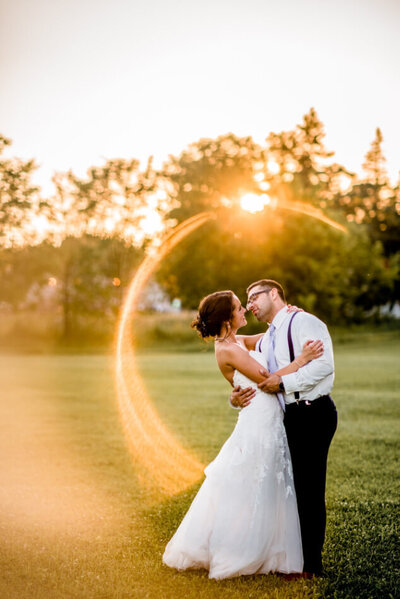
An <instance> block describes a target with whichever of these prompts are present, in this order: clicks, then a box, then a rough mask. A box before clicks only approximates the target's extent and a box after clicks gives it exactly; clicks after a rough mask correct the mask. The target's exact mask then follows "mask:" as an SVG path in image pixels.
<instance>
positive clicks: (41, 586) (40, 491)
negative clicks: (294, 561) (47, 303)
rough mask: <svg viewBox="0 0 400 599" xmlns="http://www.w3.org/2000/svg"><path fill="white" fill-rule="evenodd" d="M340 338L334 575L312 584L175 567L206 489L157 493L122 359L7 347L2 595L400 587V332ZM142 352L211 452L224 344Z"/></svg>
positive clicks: (372, 591)
mask: <svg viewBox="0 0 400 599" xmlns="http://www.w3.org/2000/svg"><path fill="white" fill-rule="evenodd" d="M338 341H340V342H338V343H336V346H335V349H336V370H337V376H336V383H335V390H334V394H333V395H334V399H335V402H336V404H337V407H338V411H339V427H338V431H337V433H336V436H335V438H334V441H333V444H332V448H331V452H330V461H329V476H328V488H327V503H328V528H327V539H326V545H325V554H324V564H325V569H326V576H325V578H323V579H319V580H317V581H300V582H286V581H284V580H282V579H280V578H278V577H277V576H273V575H270V576H254V577H242V578H240V579H232V580H226V581H220V582H216V581H210V580H208V578H207V573H206V572H204V571H201V572H187V573H176V572H175V571H172V570H170V569H168V568H166V567H165V566H163V565H162V563H161V555H162V552H163V548H164V546H165V544H166V542H167V540H168V539H169V537H170V536H171V534H172V533H173V532H174V530H175V528H176V526H177V525H178V523H179V521H180V519H181V518H182V516H183V514H184V512H185V510H186V509H187V507H188V505H189V504H190V501H191V499H192V498H193V496H194V494H195V492H196V489H195V488H193V489H191V490H190V491H188V492H185V493H184V494H182V495H181V496H179V497H175V498H173V499H169V500H168V501H165V500H164V501H160V502H158V503H157V502H153V503H152V504H149V502H148V500H147V499H148V498H147V496H146V494H145V491H144V490H143V489H142V488H141V487H140V485H139V484H138V482H137V479H136V474H135V465H134V464H133V463H132V461H131V458H130V456H129V454H128V452H127V449H126V446H125V441H124V437H123V433H122V429H121V425H120V421H119V415H118V410H117V406H116V400H115V392H114V381H113V374H112V367H113V363H112V358H111V357H110V356H105V355H43V356H39V355H31V356H29V355H21V356H19V355H2V356H1V377H0V388H1V404H0V405H1V408H0V410H1V419H0V427H1V435H0V456H1V457H0V460H1V473H2V475H1V485H0V508H1V516H0V517H1V520H0V525H1V533H2V534H1V542H0V547H1V549H0V559H1V574H0V576H1V582H0V598H1V599H53V598H54V599H108V598H109V599H133V598H149V599H153V598H157V599H167V598H168V599H169V598H173V599H180V598H185V599H195V598H196V599H197V598H204V599H205V598H210V599H211V598H214V597H218V598H232V599H236V598H237V599H239V598H240V599H243V598H244V597H245V598H246V599H247V598H248V597H251V598H261V597H263V598H272V599H275V598H277V599H278V598H282V599H283V598H292V597H293V598H295V597H296V598H302V597H304V598H305V597H326V598H331V597H332V598H337V599H339V598H345V597H346V598H347V597H348V598H358V597H359V598H363V599H364V598H373V599H375V598H376V599H383V598H388V599H389V598H392V599H394V598H396V597H399V596H400V584H399V576H400V572H399V556H400V543H399V536H398V535H399V530H398V528H399V521H400V518H399V516H400V514H399V490H400V489H399V487H400V484H399V478H400V477H399V460H398V456H399V446H400V435H399V432H400V426H399V424H400V422H399V421H400V401H399V390H400V357H399V356H400V351H399V350H400V340H399V338H398V334H395V333H390V332H381V333H376V334H373V333H366V332H364V333H362V334H359V335H357V336H356V335H354V336H346V337H343V338H341V339H339V340H338ZM139 362H140V366H141V370H142V373H143V376H144V378H145V380H146V381H147V383H148V389H149V391H150V393H151V396H152V398H153V399H154V402H155V403H156V405H157V407H158V410H159V412H160V413H161V414H162V416H163V419H164V421H165V422H166V423H167V424H168V425H169V426H170V428H171V429H172V430H174V432H175V433H176V435H177V436H178V437H179V438H180V439H181V440H182V441H183V442H184V443H185V444H186V445H187V446H188V447H191V448H192V449H193V450H194V451H195V452H196V453H197V455H198V456H199V457H200V458H201V459H202V460H203V461H204V462H205V463H206V462H208V461H209V460H211V459H212V458H213V457H214V456H215V454H216V453H217V451H218V448H219V447H220V446H221V444H222V443H223V441H224V440H225V439H226V438H227V436H228V435H229V433H230V431H231V430H232V428H233V426H234V422H235V419H236V416H237V415H236V413H235V412H234V411H233V410H231V409H230V408H229V406H228V402H227V398H228V395H229V387H228V384H227V383H226V382H225V381H224V380H223V379H222V377H221V376H220V374H219V373H218V371H217V369H216V365H215V363H214V357H213V355H212V353H211V352H197V353H196V352H191V353H185V354H183V353H181V354H179V353H167V352H166V351H163V352H161V351H159V352H158V353H157V352H156V351H154V352H146V353H142V354H141V356H140V358H139Z"/></svg>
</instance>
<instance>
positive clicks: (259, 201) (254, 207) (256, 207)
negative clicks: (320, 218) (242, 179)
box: [240, 193, 265, 213]
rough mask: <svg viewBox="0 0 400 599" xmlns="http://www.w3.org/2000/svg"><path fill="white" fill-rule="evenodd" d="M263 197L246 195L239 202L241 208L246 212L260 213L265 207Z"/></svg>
mask: <svg viewBox="0 0 400 599" xmlns="http://www.w3.org/2000/svg"><path fill="white" fill-rule="evenodd" d="M264 195H265V194H264ZM264 195H257V194H255V193H246V194H245V195H244V196H242V198H241V200H240V206H241V208H243V210H246V211H247V212H252V213H254V212H261V210H264V206H265V201H264Z"/></svg>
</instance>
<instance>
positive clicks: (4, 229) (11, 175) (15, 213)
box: [0, 135, 45, 247]
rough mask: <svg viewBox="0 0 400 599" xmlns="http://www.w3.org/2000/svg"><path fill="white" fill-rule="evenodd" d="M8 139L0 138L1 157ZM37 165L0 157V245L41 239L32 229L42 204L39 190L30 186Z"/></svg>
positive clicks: (8, 144)
mask: <svg viewBox="0 0 400 599" xmlns="http://www.w3.org/2000/svg"><path fill="white" fill-rule="evenodd" d="M10 145H11V140H10V139H7V138H6V137H3V136H2V135H0V155H1V154H2V153H3V152H4V149H5V148H6V147H7V146H10ZM36 168H37V165H36V164H35V161H34V160H28V161H24V160H21V159H20V158H2V159H1V160H0V246H1V247H13V246H21V245H24V244H26V243H35V242H37V241H38V240H40V233H39V232H38V230H37V227H36V228H35V226H34V223H35V220H36V225H37V224H38V221H37V219H38V218H39V214H40V210H41V209H42V207H43V206H44V205H45V203H44V202H43V200H42V199H41V198H40V195H39V191H40V190H39V188H38V187H37V186H35V185H34V184H33V183H32V175H33V173H34V171H35V170H36Z"/></svg>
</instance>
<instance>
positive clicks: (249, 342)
mask: <svg viewBox="0 0 400 599" xmlns="http://www.w3.org/2000/svg"><path fill="white" fill-rule="evenodd" d="M262 337H264V333H258V334H257V335H236V339H240V340H241V341H242V342H243V343H244V345H245V347H246V348H247V349H248V350H249V351H250V350H251V349H256V344H257V341H258V340H259V339H261V338H262Z"/></svg>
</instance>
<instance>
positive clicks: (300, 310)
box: [287, 304, 304, 314]
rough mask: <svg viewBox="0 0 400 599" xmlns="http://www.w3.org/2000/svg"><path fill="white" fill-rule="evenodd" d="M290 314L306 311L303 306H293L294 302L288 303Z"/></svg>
mask: <svg viewBox="0 0 400 599" xmlns="http://www.w3.org/2000/svg"><path fill="white" fill-rule="evenodd" d="M287 311H288V314H292V313H293V312H304V310H303V308H298V307H297V306H292V304H288V305H287Z"/></svg>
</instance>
